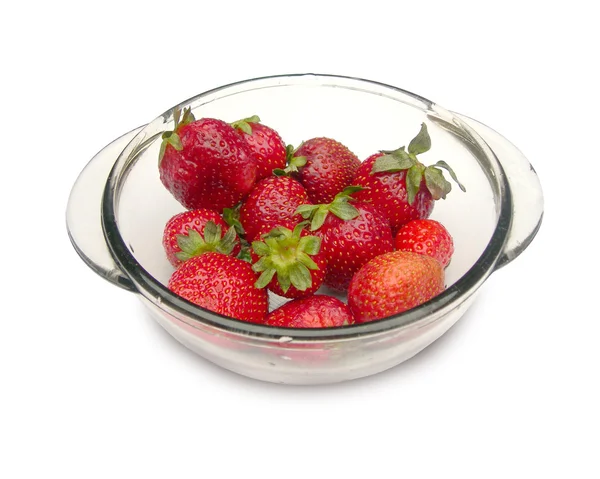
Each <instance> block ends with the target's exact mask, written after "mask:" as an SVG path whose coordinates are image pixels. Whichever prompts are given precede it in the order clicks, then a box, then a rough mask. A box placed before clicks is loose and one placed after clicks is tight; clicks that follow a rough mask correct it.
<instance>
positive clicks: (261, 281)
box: [253, 268, 276, 289]
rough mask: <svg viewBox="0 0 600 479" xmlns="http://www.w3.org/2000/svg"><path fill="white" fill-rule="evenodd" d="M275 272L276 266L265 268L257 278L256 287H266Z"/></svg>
mask: <svg viewBox="0 0 600 479" xmlns="http://www.w3.org/2000/svg"><path fill="white" fill-rule="evenodd" d="M253 269H254V268H253ZM275 273H276V271H275V268H269V269H266V270H264V271H263V272H262V273H261V274H260V276H259V277H258V279H257V280H256V283H254V287H255V288H258V289H262V288H265V287H266V286H267V285H268V284H269V283H270V282H271V280H272V279H273V276H275Z"/></svg>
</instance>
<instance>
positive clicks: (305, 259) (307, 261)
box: [298, 253, 319, 270]
mask: <svg viewBox="0 0 600 479" xmlns="http://www.w3.org/2000/svg"><path fill="white" fill-rule="evenodd" d="M298 261H300V262H301V263H302V264H303V265H304V266H306V267H307V268H308V269H312V270H315V269H319V266H318V265H317V263H315V262H314V261H313V260H312V259H311V258H310V256H308V255H307V254H306V253H298Z"/></svg>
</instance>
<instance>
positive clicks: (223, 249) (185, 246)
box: [175, 221, 237, 261]
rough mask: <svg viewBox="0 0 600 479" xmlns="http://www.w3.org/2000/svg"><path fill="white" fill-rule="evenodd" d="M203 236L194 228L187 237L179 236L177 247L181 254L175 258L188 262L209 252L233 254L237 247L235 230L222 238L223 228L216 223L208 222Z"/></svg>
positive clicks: (177, 237)
mask: <svg viewBox="0 0 600 479" xmlns="http://www.w3.org/2000/svg"><path fill="white" fill-rule="evenodd" d="M202 234H203V235H204V236H202V235H201V234H200V233H198V231H196V230H195V229H193V228H189V229H188V230H187V234H185V235H177V236H176V237H175V238H176V240H177V246H179V249H180V250H181V251H180V252H178V253H176V254H175V256H176V257H177V259H179V260H181V261H186V260H188V259H190V258H192V257H194V256H199V255H201V254H203V253H206V252H209V251H217V252H219V253H223V254H231V252H232V251H233V248H234V247H235V240H236V238H237V235H236V233H235V229H234V228H229V229H228V230H227V232H226V233H225V235H224V236H223V237H222V238H221V227H220V226H218V225H216V224H215V222H214V221H207V222H206V225H205V226H204V230H203V231H202Z"/></svg>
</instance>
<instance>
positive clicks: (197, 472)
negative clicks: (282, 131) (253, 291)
mask: <svg viewBox="0 0 600 479" xmlns="http://www.w3.org/2000/svg"><path fill="white" fill-rule="evenodd" d="M16 5H17V4H16V3H11V4H8V6H4V7H2V22H1V23H2V26H1V28H0V40H1V43H0V48H1V49H2V56H1V60H2V63H1V64H2V67H1V68H2V72H3V73H2V76H1V80H0V82H1V85H2V88H1V91H0V100H1V103H0V106H1V119H0V122H1V130H0V131H1V134H2V141H1V142H0V145H1V146H0V152H1V155H0V165H1V170H0V171H1V178H2V180H1V186H0V194H1V195H2V198H1V199H2V203H1V204H2V221H3V226H2V235H1V237H0V241H1V242H2V249H1V251H2V252H3V258H2V261H1V262H0V264H1V265H2V276H3V279H4V280H5V286H3V287H2V290H1V291H2V299H3V306H2V313H1V315H2V321H1V323H0V324H1V326H2V329H1V331H0V359H1V361H0V373H1V376H0V387H1V388H2V392H1V393H0V477H3V478H7V479H13V478H41V477H61V478H62V479H69V478H108V477H111V478H132V477H144V478H154V477H157V478H158V477H160V478H162V477H165V478H167V477H168V478H188V477H204V478H211V479H214V478H230V477H262V478H271V477H272V478H281V477H286V478H296V477H303V478H306V477H319V478H321V477H336V478H343V477H372V478H387V477H406V478H421V477H435V478H440V477H455V476H456V477H461V478H496V477H498V478H500V477H502V478H507V477H511V478H515V477H516V478H532V477H544V478H547V477H558V478H566V477H569V478H571V477H572V478H598V477H600V464H599V459H598V455H597V453H598V449H599V446H600V413H599V409H600V408H599V404H600V394H599V393H598V382H599V376H600V374H599V365H600V353H599V348H598V338H599V337H600V326H599V324H600V314H599V313H598V307H597V305H596V301H597V298H598V284H599V281H598V268H599V266H600V264H599V261H598V228H597V221H598V208H597V205H596V202H597V198H598V195H597V188H598V180H597V175H598V174H600V173H599V171H598V168H597V166H596V165H597V164H598V160H600V158H599V156H600V155H599V153H598V151H599V149H598V126H599V122H598V121H599V120H598V118H599V113H598V111H599V107H600V102H599V95H598V87H599V85H600V77H599V76H598V73H597V71H596V69H595V67H597V64H598V45H599V44H600V36H599V34H598V25H597V24H596V21H595V20H594V19H595V18H596V19H597V16H595V15H594V14H593V13H592V5H593V2H589V1H585V0H572V1H569V2H533V1H523V0H522V1H519V2H513V1H507V0H504V1H502V2H499V1H498V2H475V1H473V2H468V1H461V0H458V1H453V2H442V1H439V2H436V1H428V2H425V1H413V2H410V3H408V2H389V3H388V2H380V1H376V0H371V1H369V2H355V3H353V2H340V3H339V4H334V3H333V2H325V1H320V2H315V3H314V4H313V3H311V2H309V1H304V2H296V3H294V4H292V3H290V2H273V3H272V4H270V3H268V2H260V1H253V0H246V1H245V2H236V1H232V0H230V1H229V2H218V1H216V0H214V1H211V2H202V1H200V0H196V1H194V2H185V1H179V2H164V3H162V4H158V3H152V2H148V1H146V2H127V1H121V2H110V1H104V2H97V3H95V4H93V5H92V4H88V2H66V1H60V0H57V1H53V2H23V3H19V4H18V5H19V6H16ZM393 5H395V6H393ZM556 5H560V6H556ZM293 72H318V73H337V74H342V75H352V76H359V77H365V78H369V79H374V80H379V81H382V82H386V83H391V84H394V85H397V86H399V87H402V88H404V89H407V90H409V91H413V92H415V93H419V94H421V95H422V96H425V97H427V98H429V99H431V100H433V101H435V102H437V103H439V104H441V105H442V106H444V107H446V108H448V109H451V110H455V111H458V112H461V113H464V114H466V115H468V116H471V117H474V118H477V119H478V120H480V121H482V122H484V123H486V124H488V125H489V126H491V127H492V128H494V129H496V130H498V131H499V132H501V133H502V134H504V135H505V136H506V137H507V138H509V139H510V140H511V141H513V142H514V143H515V144H516V145H517V146H518V147H519V148H520V149H521V150H522V151H523V152H524V153H525V155H526V156H527V157H528V158H529V160H530V161H531V163H532V164H533V165H534V167H535V168H536V170H537V172H538V174H539V176H540V178H541V182H542V185H543V187H544V193H545V210H546V213H545V217H544V222H543V225H542V228H541V230H540V232H539V234H538V236H537V237H536V239H535V240H534V242H533V243H532V245H531V247H530V248H529V249H527V251H526V252H525V253H524V254H523V255H522V256H520V257H519V258H518V259H517V260H515V261H514V262H513V263H511V264H510V265H508V266H507V267H506V268H504V269H502V270H501V271H499V272H497V273H495V274H493V275H492V277H491V278H490V279H489V280H488V281H487V282H486V284H485V286H484V289H483V291H482V293H481V295H480V296H479V298H478V300H477V302H476V303H475V304H474V306H473V307H472V309H471V310H470V311H469V312H468V313H467V314H466V315H465V316H464V318H463V319H462V320H461V321H460V322H459V323H458V324H457V325H456V326H455V327H454V328H453V329H452V330H451V331H450V332H449V333H448V334H446V335H445V336H444V337H443V338H442V339H440V340H439V341H438V342H437V343H435V344H434V345H432V346H431V347H430V348H428V349H427V350H426V351H424V352H423V353H421V354H420V355H418V356H417V357H416V358H414V359H412V360H410V361H408V362H406V363H405V364H403V365H401V366H399V367H397V368H394V369H393V370H390V371H388V372H385V373H382V374H379V375H376V376H374V377H370V378H367V379H363V380H357V381H353V382H350V383H345V384H339V385H333V386H326V387H285V386H276V385H271V384H266V383H261V382H258V381H254V380H249V379H246V378H243V377H240V376H237V375H235V374H233V373H229V372H227V371H224V370H221V369H219V368H217V367H215V366H213V365H211V364H209V363H207V362H205V361H204V360H202V359H200V358H198V357H197V356H195V355H193V354H192V353H190V352H188V351H187V350H185V349H184V348H183V347H181V346H180V345H179V344H178V343H176V342H175V340H173V339H172V338H171V337H170V336H168V335H167V334H166V333H165V332H164V331H163V330H162V329H161V328H160V327H159V326H158V325H157V324H155V323H154V322H153V320H152V319H151V318H150V317H149V316H148V315H147V314H146V313H145V312H144V310H143V309H142V308H143V307H142V305H141V303H140V302H139V301H137V299H136V298H135V296H134V295H132V294H129V293H127V292H125V291H122V290H120V289H118V288H116V287H113V286H112V285H110V284H109V283H107V282H105V281H103V280H102V279H101V278H100V277H99V276H96V275H95V274H94V273H93V272H92V271H91V270H89V269H88V268H87V267H86V266H85V265H84V263H83V262H82V261H81V260H80V259H79V257H78V256H77V255H76V254H75V251H74V250H73V249H72V247H71V244H70V242H69V240H68V237H67V233H66V227H65V219H64V215H65V208H66V203H67V198H68V194H69V191H70V188H71V186H72V184H73V182H74V181H75V179H76V177H77V175H78V173H79V172H80V170H81V169H82V168H83V167H84V166H85V164H86V163H87V161H88V160H89V159H90V158H91V157H92V156H93V155H94V154H95V153H96V152H97V151H98V150H100V149H101V148H102V147H103V146H104V145H106V144H107V143H109V142H110V141H112V140H113V139H114V138H116V137H117V136H119V135H121V134H122V133H124V132H126V131H129V130H131V129H133V128H135V127H137V126H140V125H142V124H144V123H146V122H148V121H150V120H151V119H153V118H154V117H155V116H156V115H157V114H159V113H161V112H163V111H164V110H166V109H167V108H169V107H170V106H172V105H173V104H175V103H178V102H179V101H181V100H183V99H186V98H188V97H190V96H193V95H195V94H198V93H200V92H202V91H204V90H207V89H210V88H213V87H216V86H219V85H221V84H224V83H228V82H232V81H236V80H242V79H246V78H251V77H256V76H262V75H268V74H276V73H293ZM357 121H360V119H357Z"/></svg>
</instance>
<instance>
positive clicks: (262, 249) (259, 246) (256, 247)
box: [252, 241, 269, 256]
mask: <svg viewBox="0 0 600 479" xmlns="http://www.w3.org/2000/svg"><path fill="white" fill-rule="evenodd" d="M252 251H254V252H255V253H256V254H257V255H258V256H264V255H266V254H269V247H268V246H267V244H266V243H265V242H264V241H253V242H252Z"/></svg>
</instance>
